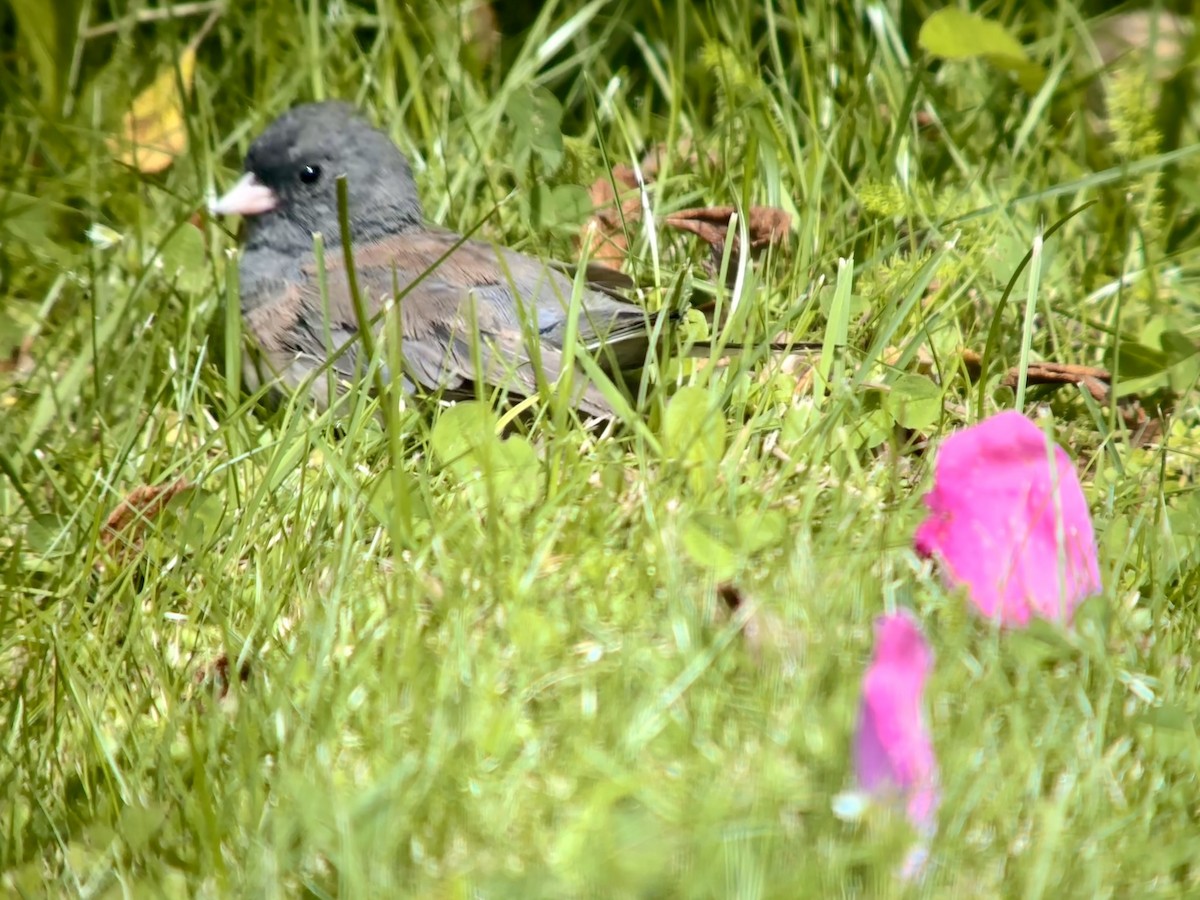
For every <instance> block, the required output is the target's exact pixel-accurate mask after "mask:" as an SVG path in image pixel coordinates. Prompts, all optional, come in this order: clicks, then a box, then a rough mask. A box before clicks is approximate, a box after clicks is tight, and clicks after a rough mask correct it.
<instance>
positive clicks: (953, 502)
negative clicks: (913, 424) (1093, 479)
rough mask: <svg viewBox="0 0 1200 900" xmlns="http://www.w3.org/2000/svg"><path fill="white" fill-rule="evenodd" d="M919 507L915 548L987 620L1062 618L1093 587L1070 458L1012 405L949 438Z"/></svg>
mask: <svg viewBox="0 0 1200 900" xmlns="http://www.w3.org/2000/svg"><path fill="white" fill-rule="evenodd" d="M1051 459H1053V461H1054V465H1053V466H1051V465H1050V461H1051ZM925 505H926V506H928V507H929V517H928V518H927V519H926V520H925V521H924V522H923V523H921V526H920V527H919V528H918V529H917V533H916V537H915V541H914V542H915V544H916V549H917V552H918V553H920V554H922V555H923V556H934V557H936V558H937V559H938V560H939V561H940V563H941V565H942V567H943V571H944V573H945V576H946V580H947V581H948V582H950V583H951V584H965V585H966V586H967V590H968V591H969V593H970V597H971V600H972V601H973V602H974V603H975V605H976V606H977V607H979V611H980V612H982V613H983V614H984V615H985V616H987V617H988V618H989V619H993V620H999V621H1000V622H1001V623H1002V624H1005V625H1018V626H1024V625H1026V624H1027V623H1028V622H1029V617H1030V615H1032V614H1037V615H1040V616H1043V617H1045V618H1047V619H1053V620H1056V621H1063V622H1070V621H1071V616H1072V615H1073V614H1074V612H1075V607H1076V606H1078V605H1079V603H1080V602H1081V601H1082V600H1083V599H1084V598H1086V597H1088V596H1089V595H1091V594H1094V593H1096V592H1098V591H1099V590H1100V566H1099V563H1098V562H1097V560H1096V539H1095V536H1094V535H1093V533H1092V521H1091V519H1090V518H1089V516H1088V508H1087V501H1086V500H1085V499H1084V496H1083V489H1082V488H1081V487H1080V486H1079V478H1078V477H1077V476H1076V474H1075V469H1074V467H1073V466H1072V465H1071V460H1070V458H1069V457H1068V456H1067V454H1066V451H1064V450H1063V449H1062V448H1061V447H1059V446H1057V445H1054V446H1053V447H1052V448H1051V447H1050V446H1048V442H1047V440H1046V436H1045V435H1044V434H1043V433H1042V431H1041V429H1039V428H1038V427H1037V426H1036V425H1034V424H1033V422H1031V421H1029V419H1027V418H1025V416H1023V415H1021V413H1019V412H1015V411H1009V412H1002V413H999V414H998V415H995V416H992V417H991V418H990V419H987V420H985V421H983V422H980V423H979V424H978V425H974V426H972V427H970V428H966V429H964V430H962V431H960V432H958V433H957V434H953V435H951V436H950V437H948V438H947V439H946V441H945V442H944V443H943V444H942V447H941V449H940V450H939V451H938V455H937V465H936V470H935V473H934V484H933V490H932V491H930V492H929V493H928V494H926V495H925Z"/></svg>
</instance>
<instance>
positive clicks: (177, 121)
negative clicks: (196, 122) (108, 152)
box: [109, 45, 196, 174]
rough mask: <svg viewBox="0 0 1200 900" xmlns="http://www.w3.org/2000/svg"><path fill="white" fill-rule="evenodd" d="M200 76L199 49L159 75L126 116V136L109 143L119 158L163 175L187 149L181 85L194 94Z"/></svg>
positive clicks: (190, 50)
mask: <svg viewBox="0 0 1200 900" xmlns="http://www.w3.org/2000/svg"><path fill="white" fill-rule="evenodd" d="M195 74H196V48H195V46H194V45H193V46H189V47H188V48H187V49H185V50H184V51H183V53H182V54H181V55H180V57H179V75H178V79H177V78H176V74H175V66H168V67H166V68H165V69H163V70H162V71H161V72H159V73H158V75H157V77H155V79H154V81H153V82H152V83H151V84H150V86H149V87H147V88H146V89H145V90H144V91H142V92H141V93H140V94H138V95H137V97H135V98H134V100H133V105H132V106H131V107H130V109H129V112H127V113H126V114H125V121H124V128H123V131H124V135H123V136H122V138H121V139H119V140H114V141H110V142H109V147H110V148H111V149H112V150H113V152H114V153H116V154H117V159H119V160H120V161H121V162H123V163H125V165H127V166H133V167H134V168H136V169H137V170H138V171H140V172H145V173H147V174H154V173H155V172H161V171H162V170H163V169H165V168H166V167H167V166H169V165H171V163H172V162H173V161H174V160H175V157H177V156H179V155H180V154H181V153H183V151H184V150H186V149H187V127H186V125H185V124H184V121H183V97H182V96H180V93H179V86H180V84H181V83H182V85H183V89H184V91H185V92H186V93H188V94H190V93H191V91H192V79H193V78H194V77H195Z"/></svg>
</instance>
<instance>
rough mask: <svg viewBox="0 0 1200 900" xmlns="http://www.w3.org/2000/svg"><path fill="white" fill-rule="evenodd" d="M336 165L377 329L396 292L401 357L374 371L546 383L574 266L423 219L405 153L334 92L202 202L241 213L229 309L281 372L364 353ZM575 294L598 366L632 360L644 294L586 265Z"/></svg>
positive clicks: (645, 325)
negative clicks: (616, 286)
mask: <svg viewBox="0 0 1200 900" xmlns="http://www.w3.org/2000/svg"><path fill="white" fill-rule="evenodd" d="M340 175H345V176H346V184H347V199H348V203H347V211H348V213H349V223H350V232H351V235H352V239H353V245H352V246H353V251H354V269H355V273H356V277H357V281H358V286H359V293H360V296H361V297H362V299H363V301H364V303H365V307H366V310H367V313H368V317H369V318H371V319H372V320H373V321H374V322H376V325H375V326H374V328H375V333H376V334H378V335H385V336H389V337H390V336H392V335H394V334H395V324H394V320H393V324H391V325H390V326H389V325H388V315H387V314H384V315H381V312H383V311H384V307H385V304H387V303H388V301H389V300H390V299H392V298H394V297H398V298H399V299H398V301H397V302H396V303H395V306H394V308H393V309H394V310H395V311H398V315H399V319H400V332H401V340H400V358H401V359H402V361H403V368H404V371H403V372H402V373H389V374H388V376H387V377H389V378H393V379H394V378H400V379H401V383H402V386H403V388H404V390H405V391H406V392H409V393H425V392H428V393H438V394H441V395H443V396H446V397H450V398H464V397H474V396H475V391H476V387H477V383H478V382H482V384H483V385H484V386H485V387H489V388H501V389H503V390H504V391H505V392H507V393H508V394H509V395H510V396H513V397H516V398H523V397H529V396H531V395H533V394H536V393H537V392H538V380H539V370H540V372H541V376H542V377H543V378H544V380H545V381H544V383H545V384H547V385H548V386H550V387H554V386H555V384H556V383H557V381H558V378H559V376H560V374H561V373H562V369H563V348H564V341H565V340H566V338H567V330H568V329H567V324H568V307H569V304H570V301H571V296H572V290H573V283H572V280H571V278H570V277H568V275H566V274H564V272H563V271H562V270H560V269H558V268H555V267H553V266H551V265H548V264H546V263H544V262H542V261H540V260H537V259H535V258H533V257H531V256H527V255H525V254H523V253H518V252H516V251H514V250H510V249H508V248H504V247H497V246H495V245H493V244H490V243H487V242H485V241H480V240H471V239H466V240H464V238H463V237H462V236H461V235H459V234H456V233H454V232H452V231H447V230H444V229H441V228H436V227H433V226H430V225H428V224H426V222H425V220H424V214H423V212H422V208H421V201H420V198H419V196H418V194H417V186H416V183H415V182H414V180H413V175H412V168H411V167H410V165H409V162H408V160H407V159H406V158H405V156H404V154H402V153H401V152H400V150H399V149H398V148H397V147H396V146H395V144H393V143H392V141H391V139H390V138H388V136H387V135H386V134H384V133H383V132H382V131H379V130H378V129H376V128H374V127H372V126H371V125H370V124H369V123H368V122H366V121H365V120H364V119H363V118H361V117H360V116H359V115H358V114H357V113H356V112H355V110H354V109H353V108H352V107H350V106H348V105H347V104H345V103H340V102H325V103H310V104H304V105H301V106H297V107H294V108H293V109H291V110H289V111H288V112H286V113H284V114H283V115H282V116H280V117H279V118H278V119H276V120H275V121H274V122H273V123H272V124H271V125H270V126H269V127H268V128H267V129H266V130H265V131H264V132H263V133H262V134H261V135H260V136H259V137H258V138H257V139H256V140H255V141H254V143H253V144H252V145H251V147H250V150H249V152H248V153H247V155H246V163H245V175H243V177H242V178H241V180H240V181H238V182H237V184H235V185H234V186H233V187H232V188H231V189H230V190H229V192H228V193H226V194H225V195H224V196H223V197H221V198H220V199H219V200H217V201H215V202H214V203H213V204H212V205H211V207H210V208H211V210H212V212H213V213H215V214H218V215H230V214H238V215H241V216H243V217H244V218H245V223H246V224H245V236H246V240H245V248H244V250H243V252H242V256H241V263H240V267H239V282H240V288H241V305H242V317H243V321H244V323H245V327H246V329H247V330H248V331H249V332H250V334H251V335H252V336H253V337H254V339H255V341H256V342H257V344H258V345H259V349H260V350H261V354H262V357H263V359H264V360H265V362H266V364H267V365H268V366H269V368H270V369H271V370H272V373H273V374H274V376H275V377H277V378H278V380H279V381H280V382H281V383H282V384H283V385H285V386H286V387H288V388H290V389H293V390H294V389H296V388H298V387H300V386H301V384H302V383H303V382H304V381H305V380H306V379H307V378H308V377H309V376H310V375H311V374H312V372H313V371H314V370H315V369H319V368H320V367H322V366H324V365H326V364H327V363H329V364H330V365H331V367H332V370H333V374H334V376H335V378H336V380H337V381H338V382H339V385H338V390H345V389H346V388H347V387H348V386H349V385H350V384H352V383H353V380H354V378H355V376H356V374H358V373H360V371H361V369H362V368H363V366H362V365H360V364H358V363H359V362H360V361H359V360H358V355H359V348H360V342H359V341H357V337H358V335H359V319H358V316H356V314H355V310H354V304H353V301H352V297H351V292H350V286H349V279H348V278H347V273H346V271H345V266H344V263H343V253H342V250H341V242H340V234H341V230H340V228H339V220H338V202H337V178H338V176H340ZM314 233H320V234H321V235H323V236H324V239H325V246H326V248H327V250H326V252H325V256H324V261H325V282H326V297H327V306H328V311H327V312H326V309H325V307H326V303H325V302H323V300H322V293H321V288H320V279H319V273H318V269H317V264H316V259H315V257H314V253H313V235H314ZM580 303H581V311H580V314H579V316H578V319H577V323H578V324H577V332H578V344H579V347H580V349H581V350H582V351H583V352H587V353H590V354H592V355H593V356H594V358H595V359H596V360H597V362H598V363H599V364H600V367H601V368H602V370H604V371H605V372H606V373H607V374H610V375H619V373H621V372H622V371H625V370H629V369H636V368H639V367H641V366H642V365H643V364H644V363H645V360H646V355H647V353H648V352H649V350H650V344H651V335H652V332H653V328H652V325H653V323H652V319H651V317H650V315H649V314H648V313H647V311H646V310H645V309H643V308H642V307H641V306H638V305H636V304H634V303H632V302H630V301H628V300H626V299H624V298H623V297H621V296H620V295H619V294H618V293H616V292H615V291H613V290H612V288H611V287H609V286H606V285H602V284H600V283H598V282H595V281H589V282H588V284H587V287H586V288H585V290H584V291H583V294H582V297H581V300H580ZM393 314H395V313H393ZM385 339H386V337H385ZM535 345H536V346H535ZM330 360H332V362H331V363H330ZM248 374H251V375H252V374H253V373H252V372H251V373H248ZM572 384H573V385H575V388H574V390H573V396H572V398H571V400H572V403H573V404H574V406H575V408H577V409H578V410H579V411H580V412H581V413H584V414H586V415H590V416H596V417H606V418H607V417H611V416H612V415H613V409H612V406H611V405H610V404H609V402H608V400H607V399H606V398H605V397H604V395H603V394H602V393H601V392H600V391H599V390H597V389H596V387H595V386H594V385H593V384H590V383H589V382H588V380H587V379H586V377H585V376H584V375H583V373H582V371H578V372H576V374H575V377H574V378H573V380H572ZM326 386H327V380H326V379H325V378H323V377H318V378H316V379H314V380H313V382H312V393H313V397H314V399H315V400H316V402H317V404H318V405H319V406H321V407H324V406H325V405H327V404H328V403H329V402H331V400H332V399H333V398H330V397H329V394H328V391H327V387H326Z"/></svg>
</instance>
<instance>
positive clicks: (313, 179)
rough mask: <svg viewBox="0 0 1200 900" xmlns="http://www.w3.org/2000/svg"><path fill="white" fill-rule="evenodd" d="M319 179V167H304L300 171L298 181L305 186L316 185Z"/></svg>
mask: <svg viewBox="0 0 1200 900" xmlns="http://www.w3.org/2000/svg"><path fill="white" fill-rule="evenodd" d="M320 177H321V167H320V166H305V167H304V168H303V169H301V170H300V180H301V181H303V182H304V183H305V184H316V183H317V180H318V179H319V178H320Z"/></svg>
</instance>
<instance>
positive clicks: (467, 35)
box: [460, 0, 500, 67]
mask: <svg viewBox="0 0 1200 900" xmlns="http://www.w3.org/2000/svg"><path fill="white" fill-rule="evenodd" d="M460 16H461V21H462V37H463V44H465V45H466V50H467V52H468V53H470V54H471V56H473V57H474V59H475V62H476V63H477V64H478V65H479V66H480V67H483V66H486V65H488V64H489V63H490V62H491V61H492V59H493V58H494V57H495V56H496V51H497V50H499V49H500V20H499V19H498V18H497V17H496V10H495V9H493V8H492V4H490V3H488V2H486V0H477V2H471V0H468V2H467V3H465V4H463V9H462V10H461V11H460Z"/></svg>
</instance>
